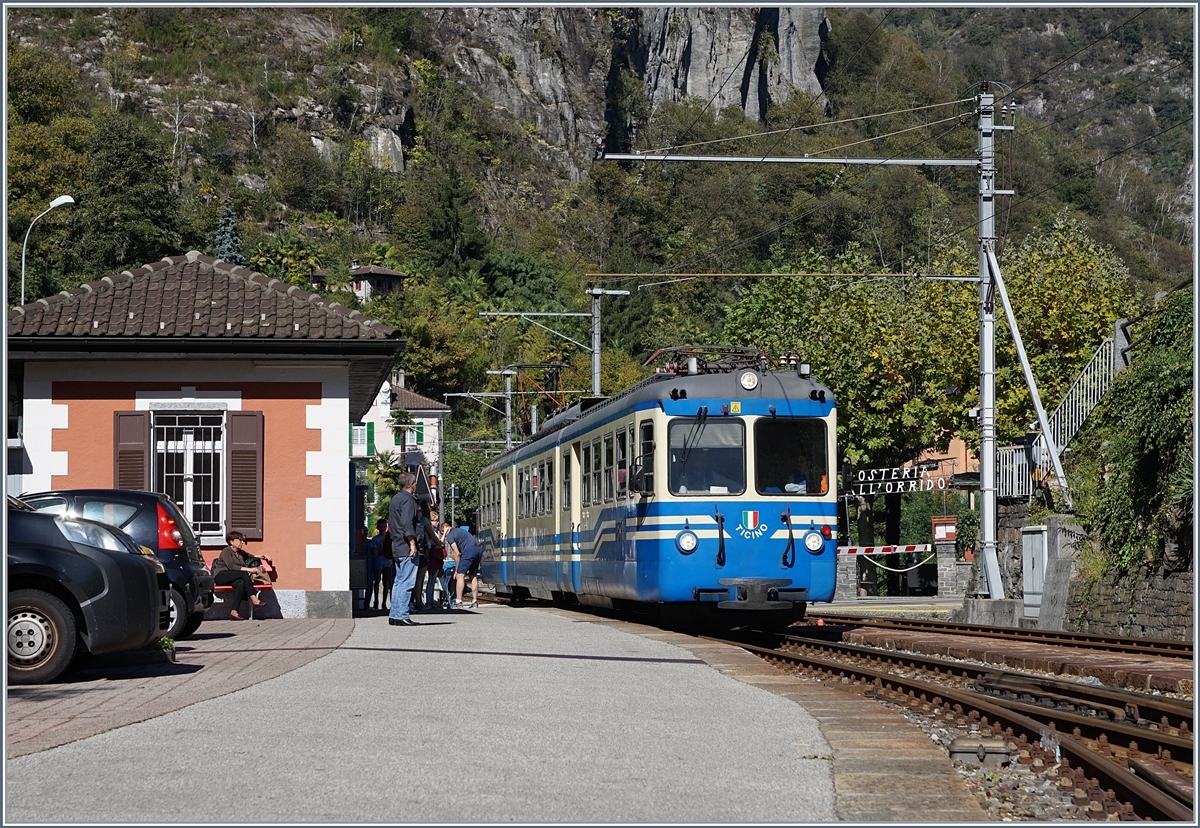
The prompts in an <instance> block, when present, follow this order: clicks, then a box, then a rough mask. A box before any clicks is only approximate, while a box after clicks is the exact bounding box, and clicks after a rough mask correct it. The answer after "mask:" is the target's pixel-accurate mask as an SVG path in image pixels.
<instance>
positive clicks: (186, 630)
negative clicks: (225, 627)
mask: <svg viewBox="0 0 1200 828" xmlns="http://www.w3.org/2000/svg"><path fill="white" fill-rule="evenodd" d="M203 620H204V613H203V612H193V613H192V614H191V615H189V616H188V617H187V622H186V623H185V624H184V625H183V630H181V631H180V633H179V637H180V638H187V637H188V636H189V635H191V634H192V633H194V632H195V631H196V630H198V629H199V628H200V622H201V621H203Z"/></svg>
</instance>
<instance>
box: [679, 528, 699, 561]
mask: <svg viewBox="0 0 1200 828" xmlns="http://www.w3.org/2000/svg"><path fill="white" fill-rule="evenodd" d="M699 543H700V540H699V539H698V538H697V537H696V533H695V532H692V531H690V530H687V529H685V530H684V531H682V532H680V533H679V534H678V535H676V536H675V545H676V546H678V547H679V551H680V552H682V553H683V554H685V555H690V554H692V553H693V552H695V551H696V546H697V545H698V544H699Z"/></svg>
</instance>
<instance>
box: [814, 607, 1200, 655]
mask: <svg viewBox="0 0 1200 828" xmlns="http://www.w3.org/2000/svg"><path fill="white" fill-rule="evenodd" d="M817 619H821V620H823V621H824V622H825V623H826V624H844V625H846V626H852V627H879V628H882V629H893V630H912V631H917V632H936V633H945V634H947V635H969V636H981V637H984V638H1003V639H1009V640H1015V641H1025V642H1038V643H1043V644H1056V645H1066V646H1071V647H1079V648H1082V649H1089V650H1104V651H1107V652H1119V653H1133V654H1137V655H1146V656H1153V657H1156V658H1180V659H1189V660H1190V659H1191V658H1192V652H1193V646H1192V642H1190V641H1171V640H1169V639H1163V638H1123V637H1120V636H1112V635H1095V634H1092V633H1077V632H1069V631H1065V630H1038V629H1025V628H1015V627H998V626H992V625H988V624H955V623H952V622H949V621H933V620H925V619H919V618H873V617H870V616H864V615H850V614H842V613H834V612H822V611H820V610H816V611H814V610H812V609H810V610H809V612H808V621H809V623H812V622H813V621H815V620H817Z"/></svg>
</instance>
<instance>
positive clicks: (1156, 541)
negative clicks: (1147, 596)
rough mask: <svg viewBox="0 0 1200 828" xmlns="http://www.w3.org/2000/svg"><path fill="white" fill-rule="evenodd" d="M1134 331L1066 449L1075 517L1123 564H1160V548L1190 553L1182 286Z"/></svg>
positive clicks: (1131, 567)
mask: <svg viewBox="0 0 1200 828" xmlns="http://www.w3.org/2000/svg"><path fill="white" fill-rule="evenodd" d="M1133 334H1134V335H1133V344H1132V349H1131V364H1130V367H1129V368H1127V369H1126V370H1125V371H1123V372H1122V373H1120V374H1119V375H1118V376H1117V378H1116V380H1115V382H1114V384H1113V387H1112V390H1111V391H1109V393H1108V395H1107V397H1105V399H1104V400H1103V401H1101V403H1100V405H1099V406H1098V407H1097V408H1096V410H1095V411H1094V412H1093V413H1092V415H1091V417H1089V419H1088V422H1087V423H1086V424H1085V426H1084V429H1083V431H1081V433H1080V435H1079V437H1078V438H1077V441H1076V442H1075V443H1074V444H1073V445H1072V446H1071V450H1070V453H1069V454H1068V458H1069V459H1071V460H1072V461H1073V462H1072V466H1073V469H1074V475H1073V477H1072V479H1073V480H1076V481H1077V483H1076V489H1077V495H1076V506H1077V509H1078V512H1079V516H1080V520H1081V521H1082V522H1083V524H1084V525H1085V526H1086V527H1087V528H1088V529H1090V530H1092V531H1093V532H1095V534H1096V536H1097V537H1098V538H1099V539H1100V540H1101V542H1102V544H1103V546H1104V549H1105V551H1106V553H1107V555H1108V559H1109V563H1110V565H1111V566H1112V567H1113V568H1115V569H1118V570H1121V571H1123V572H1135V571H1136V570H1137V569H1138V567H1140V566H1142V565H1143V564H1149V565H1152V566H1153V565H1158V564H1160V563H1161V562H1162V561H1163V557H1164V553H1165V552H1166V551H1167V550H1168V547H1170V548H1172V549H1174V548H1176V547H1178V548H1179V550H1180V554H1182V555H1184V556H1186V557H1190V555H1191V547H1190V542H1191V540H1190V539H1191V533H1192V523H1193V520H1194V518H1193V496H1192V488H1193V485H1192V463H1193V458H1194V450H1195V449H1194V446H1193V444H1192V424H1193V418H1194V416H1195V413H1194V412H1193V411H1192V381H1193V378H1192V347H1193V345H1192V343H1193V336H1194V330H1193V326H1192V293H1191V290H1190V289H1181V290H1178V291H1176V292H1175V293H1174V294H1172V295H1170V296H1169V297H1167V298H1166V299H1164V300H1163V301H1162V302H1161V303H1160V304H1159V305H1158V306H1157V307H1156V308H1155V309H1154V311H1153V312H1152V313H1151V314H1150V316H1149V317H1148V318H1147V319H1146V320H1145V321H1144V322H1142V323H1141V324H1139V325H1137V326H1135V327H1134V328H1133Z"/></svg>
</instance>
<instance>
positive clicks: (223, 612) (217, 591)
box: [205, 561, 275, 620]
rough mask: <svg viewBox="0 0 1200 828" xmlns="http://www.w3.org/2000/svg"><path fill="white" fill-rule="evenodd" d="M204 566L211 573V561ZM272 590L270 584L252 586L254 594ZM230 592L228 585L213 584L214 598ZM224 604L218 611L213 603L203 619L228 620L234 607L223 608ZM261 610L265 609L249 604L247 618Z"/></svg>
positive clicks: (272, 585) (273, 587)
mask: <svg viewBox="0 0 1200 828" xmlns="http://www.w3.org/2000/svg"><path fill="white" fill-rule="evenodd" d="M205 564H206V565H207V566H208V569H209V571H210V572H211V571H212V561H205ZM273 589H275V584H273V583H272V584H259V583H256V584H254V591H255V592H262V591H269V590H273ZM232 592H233V587H232V586H231V585H229V584H222V585H220V586H218V585H216V584H213V595H214V597H215V596H217V595H225V594H230V593H232ZM225 603H226V602H225V601H222V602H221V604H222V606H221V607H220V608H219V609H218V607H217V603H216V602H215V601H214V602H213V605H212V606H211V607H209V608H208V610H207V612H206V614H205V618H206V619H208V620H226V619H228V617H229V616H228V613H229V610H230V609H234V607H226V606H224V604H225ZM237 609H239V610H240V609H241V608H240V607H238V608H237ZM261 609H265V608H264V607H256V606H254V605H253V604H251V605H250V616H249V617H250V618H254V611H255V610H261ZM213 610H217V612H216V613H213ZM210 614H212V617H211V618H210ZM222 616H223V617H222Z"/></svg>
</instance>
